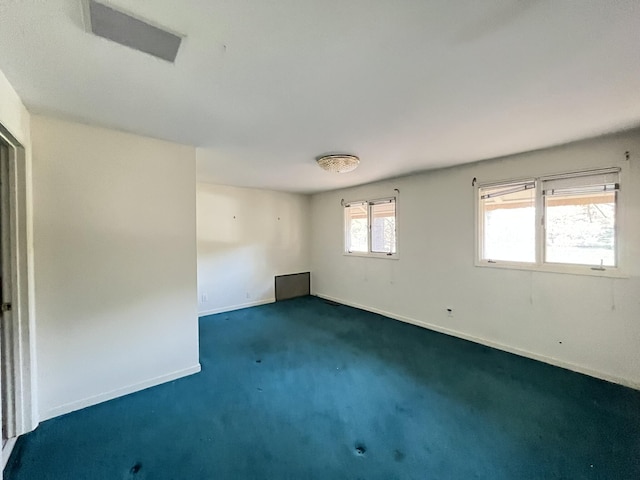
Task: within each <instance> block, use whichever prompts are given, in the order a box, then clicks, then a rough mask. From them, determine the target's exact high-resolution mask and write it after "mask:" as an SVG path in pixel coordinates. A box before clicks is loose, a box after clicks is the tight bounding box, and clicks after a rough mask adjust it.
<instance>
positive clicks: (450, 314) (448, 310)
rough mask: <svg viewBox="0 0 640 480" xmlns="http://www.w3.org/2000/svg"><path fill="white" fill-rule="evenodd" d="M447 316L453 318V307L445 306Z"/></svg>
mask: <svg viewBox="0 0 640 480" xmlns="http://www.w3.org/2000/svg"><path fill="white" fill-rule="evenodd" d="M447 317H448V318H453V308H447Z"/></svg>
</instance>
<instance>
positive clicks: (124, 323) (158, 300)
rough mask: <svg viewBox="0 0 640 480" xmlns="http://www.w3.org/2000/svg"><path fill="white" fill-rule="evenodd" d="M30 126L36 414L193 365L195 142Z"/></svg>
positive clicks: (44, 123)
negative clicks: (192, 143) (37, 387)
mask: <svg viewBox="0 0 640 480" xmlns="http://www.w3.org/2000/svg"><path fill="white" fill-rule="evenodd" d="M31 132H32V145H33V192H34V200H33V201H34V247H35V288H36V308H37V311H38V320H37V345H38V349H37V356H38V364H39V401H40V413H41V417H42V418H43V419H45V418H50V417H53V416H56V415H59V414H62V413H66V412H68V411H71V410H75V409H78V408H82V407H85V406H87V405H91V404H94V403H98V402H100V401H103V400H107V399H109V398H113V397H116V396H119V395H123V394H126V393H129V392H132V391H135V390H139V389H141V388H145V387H148V386H151V385H155V384H158V383H161V382H164V381H168V380H171V379H174V378H177V377H180V376H183V375H186V374H189V373H194V372H196V371H198V370H199V364H198V331H197V326H198V325H197V313H196V237H195V232H196V225H195V149H194V148H192V147H186V146H181V145H175V144H171V143H167V142H163V141H159V140H153V139H149V138H143V137H139V136H135V135H130V134H126V133H120V132H116V131H111V130H106V129H102V128H95V127H89V126H84V125H80V124H75V123H68V122H64V121H61V120H54V119H52V118H46V117H41V116H33V117H32V125H31Z"/></svg>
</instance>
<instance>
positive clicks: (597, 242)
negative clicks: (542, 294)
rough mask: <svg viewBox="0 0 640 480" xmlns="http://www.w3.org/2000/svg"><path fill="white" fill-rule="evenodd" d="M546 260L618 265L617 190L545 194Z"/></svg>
mask: <svg viewBox="0 0 640 480" xmlns="http://www.w3.org/2000/svg"><path fill="white" fill-rule="evenodd" d="M545 219H546V234H545V237H546V239H545V261H546V262H550V263H571V264H580V265H600V264H602V265H605V266H615V264H616V251H615V247H616V245H615V226H616V194H615V192H603V193H590V194H584V195H564V196H562V195H554V196H549V197H545Z"/></svg>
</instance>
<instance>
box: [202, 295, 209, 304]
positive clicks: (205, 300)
mask: <svg viewBox="0 0 640 480" xmlns="http://www.w3.org/2000/svg"><path fill="white" fill-rule="evenodd" d="M208 300H209V299H208V298H207V294H206V293H203V294H202V295H200V303H207V301H208Z"/></svg>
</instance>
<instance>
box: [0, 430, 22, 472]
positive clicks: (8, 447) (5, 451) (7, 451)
mask: <svg viewBox="0 0 640 480" xmlns="http://www.w3.org/2000/svg"><path fill="white" fill-rule="evenodd" d="M17 440H18V437H13V438H9V439H8V440H7V443H5V444H4V447H2V470H4V467H6V466H7V462H8V461H9V457H10V456H11V452H12V451H13V447H14V446H15V444H16V441H17ZM0 472H1V470H0ZM0 478H2V476H1V475H0Z"/></svg>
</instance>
